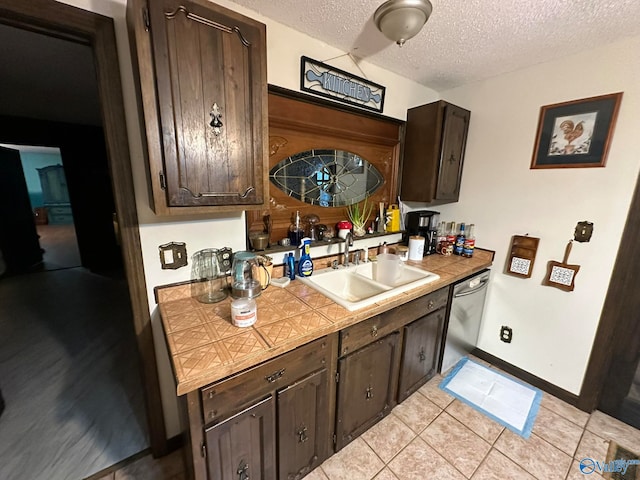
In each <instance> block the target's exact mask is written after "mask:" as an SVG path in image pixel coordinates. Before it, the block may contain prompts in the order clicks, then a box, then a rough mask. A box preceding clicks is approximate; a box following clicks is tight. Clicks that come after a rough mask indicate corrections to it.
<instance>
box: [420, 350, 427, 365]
mask: <svg viewBox="0 0 640 480" xmlns="http://www.w3.org/2000/svg"><path fill="white" fill-rule="evenodd" d="M418 358H419V359H420V361H421V362H424V361H425V360H426V359H427V356H426V355H425V354H424V348H423V349H421V350H420V353H418Z"/></svg>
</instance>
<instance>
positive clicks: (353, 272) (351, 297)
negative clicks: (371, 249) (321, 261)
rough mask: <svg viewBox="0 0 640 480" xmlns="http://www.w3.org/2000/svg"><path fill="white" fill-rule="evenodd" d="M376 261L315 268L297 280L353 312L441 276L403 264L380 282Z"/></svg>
mask: <svg viewBox="0 0 640 480" xmlns="http://www.w3.org/2000/svg"><path fill="white" fill-rule="evenodd" d="M376 267H377V265H376V262H367V263H363V264H360V265H350V266H348V267H343V266H341V267H338V268H337V269H333V268H326V269H322V270H317V271H315V272H314V273H313V275H311V276H310V277H306V278H305V277H299V280H300V281H301V282H303V283H305V284H306V285H309V286H310V287H312V288H313V289H315V290H317V291H319V292H320V293H322V294H324V295H325V296H327V297H329V298H330V299H332V300H333V301H334V302H336V303H337V304H338V305H341V306H343V307H344V308H346V309H347V310H350V311H353V310H358V309H360V308H364V307H368V306H369V305H373V304H374V303H376V302H378V301H381V300H385V299H387V298H390V297H393V296H395V295H398V294H400V293H403V292H406V291H408V290H411V289H413V288H416V287H420V286H422V285H426V284H427V283H430V282H433V281H436V280H438V279H439V278H440V276H439V275H436V274H435V273H432V272H428V271H426V270H422V269H420V268H417V267H412V266H410V265H405V264H403V265H402V266H401V267H400V268H399V271H398V272H397V274H396V275H394V279H393V280H392V281H387V283H383V282H382V281H378V280H377V278H378V275H376V273H377V272H376V269H377V268H376Z"/></svg>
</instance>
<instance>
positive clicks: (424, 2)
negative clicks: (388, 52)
mask: <svg viewBox="0 0 640 480" xmlns="http://www.w3.org/2000/svg"><path fill="white" fill-rule="evenodd" d="M432 10H433V6H432V5H431V2H430V1H429V0H387V1H386V2H384V3H383V4H382V5H380V6H379V7H378V9H377V10H376V12H375V13H374V14H373V21H374V22H375V24H376V27H378V30H380V31H381V32H382V33H383V34H384V36H385V37H387V38H388V39H389V40H393V41H394V42H396V43H397V44H398V45H399V46H402V45H404V42H406V41H407V40H409V39H410V38H412V37H415V36H416V35H417V34H418V32H419V31H420V29H421V28H422V27H423V25H424V24H425V23H427V20H428V19H429V16H430V15H431V11H432Z"/></svg>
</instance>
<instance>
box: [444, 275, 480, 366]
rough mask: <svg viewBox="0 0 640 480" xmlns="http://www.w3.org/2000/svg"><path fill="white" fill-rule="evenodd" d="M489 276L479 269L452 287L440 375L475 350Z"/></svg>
mask: <svg viewBox="0 0 640 480" xmlns="http://www.w3.org/2000/svg"><path fill="white" fill-rule="evenodd" d="M489 274H490V271H489V270H483V271H482V272H480V273H478V274H476V275H474V276H472V277H468V278H465V279H464V280H462V281H460V282H458V283H455V284H454V285H453V292H452V294H451V308H450V310H449V322H448V326H447V330H446V333H445V335H446V336H445V342H444V349H443V353H442V363H441V366H440V372H441V373H445V372H446V371H447V370H449V369H450V368H451V367H453V366H454V365H455V364H456V363H457V362H458V360H460V359H461V358H462V357H464V356H465V355H467V354H468V353H470V352H471V351H472V350H473V349H474V348H475V347H476V344H477V342H478V334H479V332H480V324H481V323H482V313H483V311H484V300H485V297H486V294H487V286H488V285H489Z"/></svg>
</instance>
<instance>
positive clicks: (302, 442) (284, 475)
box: [277, 369, 331, 480]
mask: <svg viewBox="0 0 640 480" xmlns="http://www.w3.org/2000/svg"><path fill="white" fill-rule="evenodd" d="M327 387H328V374H327V370H326V369H323V370H321V371H319V372H316V373H313V374H311V375H309V376H308V377H307V378H305V379H303V380H300V381H299V382H296V383H295V384H293V385H290V386H288V387H286V388H285V389H283V390H281V391H279V392H278V396H277V402H278V409H277V410H278V451H279V453H278V470H279V475H278V478H279V479H280V480H298V479H300V478H302V477H304V476H305V475H306V474H307V473H309V472H310V471H311V470H313V469H314V468H316V467H317V466H318V465H320V464H321V463H322V461H323V460H324V459H326V458H328V457H329V456H330V455H331V452H330V448H329V447H330V444H329V443H328V442H327V439H328V438H329V427H330V425H329V422H327V411H328V397H327Z"/></svg>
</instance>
